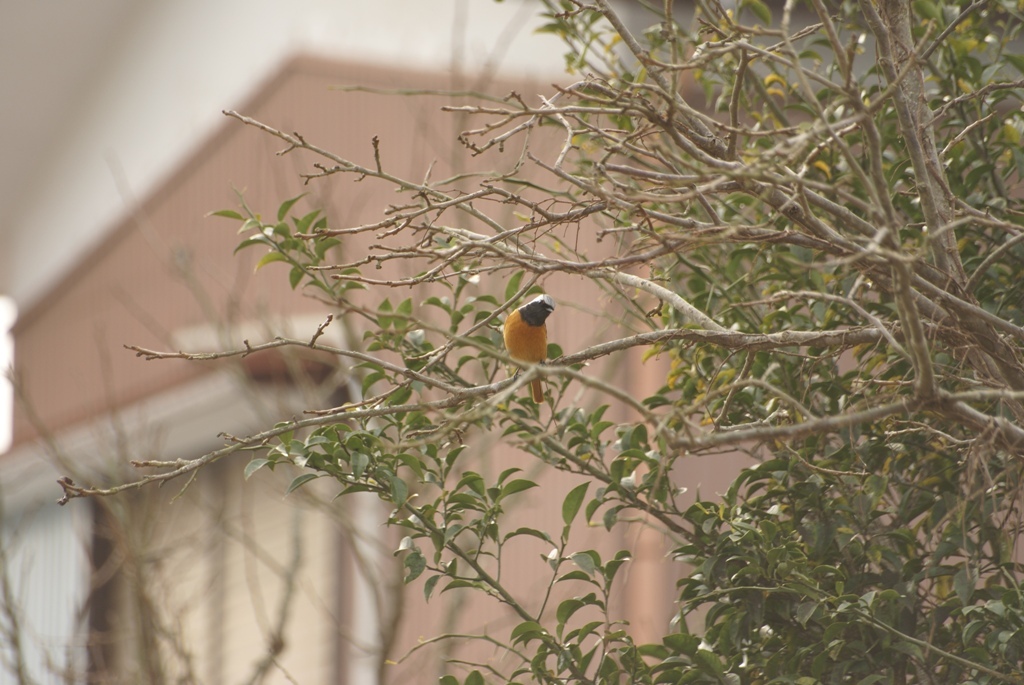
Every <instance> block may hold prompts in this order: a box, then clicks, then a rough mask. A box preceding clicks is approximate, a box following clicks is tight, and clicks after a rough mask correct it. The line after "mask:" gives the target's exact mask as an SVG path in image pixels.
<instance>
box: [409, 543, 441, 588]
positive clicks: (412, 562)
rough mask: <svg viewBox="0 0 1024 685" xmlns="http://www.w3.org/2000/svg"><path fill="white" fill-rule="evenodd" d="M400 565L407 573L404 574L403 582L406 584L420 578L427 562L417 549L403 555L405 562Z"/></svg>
mask: <svg viewBox="0 0 1024 685" xmlns="http://www.w3.org/2000/svg"><path fill="white" fill-rule="evenodd" d="M402 565H403V566H405V569H406V571H408V573H406V574H405V582H406V584H408V583H411V582H412V581H414V580H416V579H417V578H419V577H420V574H422V573H423V570H424V569H425V568H427V560H426V558H425V557H424V556H423V552H421V551H420V550H419V548H415V549H413V550H412V551H411V552H409V553H408V554H407V555H405V561H404V562H402ZM435 577H438V576H435Z"/></svg>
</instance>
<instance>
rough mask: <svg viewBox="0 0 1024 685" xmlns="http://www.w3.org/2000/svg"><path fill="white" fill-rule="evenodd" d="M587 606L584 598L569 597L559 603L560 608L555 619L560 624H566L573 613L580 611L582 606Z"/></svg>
mask: <svg viewBox="0 0 1024 685" xmlns="http://www.w3.org/2000/svg"><path fill="white" fill-rule="evenodd" d="M584 606H586V603H585V602H583V601H582V600H579V599H576V598H571V599H567V600H565V601H564V602H562V603H561V604H559V605H558V610H557V611H556V612H555V619H556V620H557V621H558V622H559V623H560V624H563V625H564V624H565V622H566V621H568V620H569V619H570V618H572V615H573V614H575V613H576V612H577V611H579V610H580V609H581V608H582V607H584Z"/></svg>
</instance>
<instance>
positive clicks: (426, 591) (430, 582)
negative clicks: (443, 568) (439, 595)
mask: <svg viewBox="0 0 1024 685" xmlns="http://www.w3.org/2000/svg"><path fill="white" fill-rule="evenodd" d="M439 580H441V576H430V577H429V578H427V582H425V583H423V599H424V601H427V602H429V601H430V596H431V595H432V594H434V587H435V586H436V585H437V581H439Z"/></svg>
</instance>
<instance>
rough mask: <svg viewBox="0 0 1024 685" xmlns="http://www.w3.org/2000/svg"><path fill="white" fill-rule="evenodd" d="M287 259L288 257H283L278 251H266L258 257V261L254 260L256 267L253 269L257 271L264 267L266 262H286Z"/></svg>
mask: <svg viewBox="0 0 1024 685" xmlns="http://www.w3.org/2000/svg"><path fill="white" fill-rule="evenodd" d="M287 261H288V258H287V257H285V256H284V255H283V254H281V253H280V252H268V253H267V254H265V255H263V257H262V258H261V259H260V261H258V262H256V268H254V269H253V271H259V270H260V269H262V268H263V267H265V266H266V265H267V264H272V263H273V262H287Z"/></svg>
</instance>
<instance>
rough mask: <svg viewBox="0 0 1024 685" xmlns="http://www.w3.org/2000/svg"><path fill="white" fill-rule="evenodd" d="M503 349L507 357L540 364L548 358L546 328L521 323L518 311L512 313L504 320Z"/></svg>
mask: <svg viewBox="0 0 1024 685" xmlns="http://www.w3.org/2000/svg"><path fill="white" fill-rule="evenodd" d="M504 337H505V349H506V350H508V356H510V357H512V358H513V359H518V360H519V361H524V362H533V363H537V362H542V361H544V360H545V359H547V356H548V329H547V326H545V325H544V324H541V325H540V326H531V325H530V324H528V323H526V322H525V321H523V317H522V316H520V314H519V310H518V309H517V310H515V311H513V312H512V313H511V314H509V315H508V318H507V319H505V329H504Z"/></svg>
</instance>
